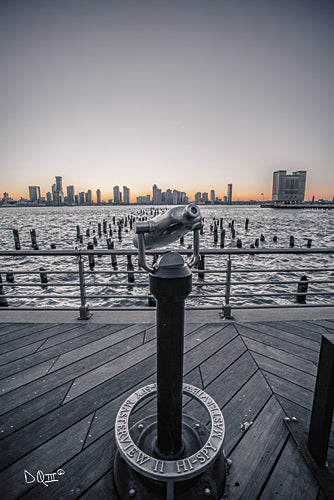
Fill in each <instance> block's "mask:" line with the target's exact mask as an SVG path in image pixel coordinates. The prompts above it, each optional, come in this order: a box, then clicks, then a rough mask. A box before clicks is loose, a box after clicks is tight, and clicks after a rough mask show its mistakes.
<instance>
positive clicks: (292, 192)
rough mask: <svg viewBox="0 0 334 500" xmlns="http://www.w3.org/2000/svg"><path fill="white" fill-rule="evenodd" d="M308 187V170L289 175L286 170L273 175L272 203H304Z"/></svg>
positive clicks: (277, 171)
mask: <svg viewBox="0 0 334 500" xmlns="http://www.w3.org/2000/svg"><path fill="white" fill-rule="evenodd" d="M305 187H306V170H299V171H297V172H292V174H287V173H286V170H276V171H275V172H274V173H273V194H272V201H282V202H285V203H287V202H293V201H297V202H299V201H304V198H305Z"/></svg>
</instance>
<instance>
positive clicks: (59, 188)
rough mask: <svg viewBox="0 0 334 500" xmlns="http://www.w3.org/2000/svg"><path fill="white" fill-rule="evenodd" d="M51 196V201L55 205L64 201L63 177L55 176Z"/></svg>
mask: <svg viewBox="0 0 334 500" xmlns="http://www.w3.org/2000/svg"><path fill="white" fill-rule="evenodd" d="M52 196H53V202H54V203H55V204H56V205H62V204H63V203H64V192H63V178H62V177H60V176H56V184H53V186H52Z"/></svg>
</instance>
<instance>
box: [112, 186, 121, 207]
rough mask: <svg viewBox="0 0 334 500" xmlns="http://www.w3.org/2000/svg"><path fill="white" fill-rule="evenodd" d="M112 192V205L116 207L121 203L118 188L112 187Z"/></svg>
mask: <svg viewBox="0 0 334 500" xmlns="http://www.w3.org/2000/svg"><path fill="white" fill-rule="evenodd" d="M113 190H114V203H115V204H116V205H118V204H119V203H120V202H121V197H120V192H119V186H114V188H113Z"/></svg>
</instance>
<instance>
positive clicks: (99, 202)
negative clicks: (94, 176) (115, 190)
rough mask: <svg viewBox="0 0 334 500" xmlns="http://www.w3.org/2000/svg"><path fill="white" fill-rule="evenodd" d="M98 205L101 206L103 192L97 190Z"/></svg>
mask: <svg viewBox="0 0 334 500" xmlns="http://www.w3.org/2000/svg"><path fill="white" fill-rule="evenodd" d="M96 203H97V204H98V205H101V190H100V189H97V190H96Z"/></svg>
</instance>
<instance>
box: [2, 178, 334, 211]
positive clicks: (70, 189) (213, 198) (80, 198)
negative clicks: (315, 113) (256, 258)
mask: <svg viewBox="0 0 334 500" xmlns="http://www.w3.org/2000/svg"><path fill="white" fill-rule="evenodd" d="M306 174H307V172H306V171H297V172H292V173H287V171H286V170H278V171H274V172H272V187H271V196H270V197H269V198H268V199H267V198H266V199H267V201H269V200H272V201H279V198H278V197H277V193H278V182H279V181H277V180H276V179H278V176H281V177H282V176H283V177H284V181H283V182H284V183H285V182H287V187H286V188H285V187H282V188H280V189H283V190H284V189H287V191H286V194H285V196H286V200H290V201H293V200H294V199H295V200H296V201H304V200H305V201H314V200H315V199H321V200H324V199H325V200H327V201H333V200H334V196H332V197H330V198H321V197H316V196H315V195H312V196H311V197H310V198H309V199H308V198H307V197H306V196H305V191H306ZM300 175H302V176H303V181H302V184H301V185H300V186H299V191H298V193H299V195H298V196H296V193H297V191H296V189H297V190H298V182H299V180H298V179H299V177H300ZM285 179H286V181H285ZM290 179H291V181H290ZM295 179H296V180H295ZM55 181H56V182H55V183H53V184H52V185H51V187H50V189H49V190H47V191H44V193H45V194H44V196H43V190H42V189H41V188H40V186H38V185H35V186H31V185H29V186H27V187H26V190H27V191H28V197H25V196H22V194H21V195H19V196H18V197H17V198H16V199H15V198H12V196H11V195H10V193H8V192H7V191H5V192H4V193H3V198H2V200H4V198H6V199H7V198H9V199H11V200H14V201H31V202H34V201H38V200H40V201H41V202H49V203H50V202H52V203H53V204H56V205H57V204H64V200H65V204H77V205H80V204H86V203H88V204H89V203H95V204H105V203H114V204H129V203H132V204H135V203H139V204H155V205H159V204H165V203H166V204H174V205H175V204H184V203H188V202H189V201H195V203H209V202H210V203H227V204H228V205H230V204H232V202H235V201H241V202H245V201H252V202H253V201H262V202H263V201H264V193H261V197H262V198H261V199H256V198H249V199H247V200H240V199H239V198H238V199H233V195H232V190H233V192H234V186H233V185H232V184H231V183H229V184H227V185H226V189H225V193H223V194H221V193H218V192H216V190H215V189H213V188H211V189H209V190H207V191H205V190H204V191H203V190H202V191H197V192H196V193H194V194H193V195H189V196H188V194H187V192H184V191H180V190H178V189H176V188H175V187H173V188H170V187H168V188H167V189H166V191H163V189H161V188H159V187H158V186H157V185H156V184H154V185H152V187H151V192H150V193H147V192H146V193H145V194H143V193H141V194H139V195H137V196H136V197H132V196H131V195H130V193H131V189H130V188H129V187H128V186H124V185H123V187H122V189H120V186H113V187H112V188H111V191H112V194H113V196H112V197H111V196H103V195H102V192H101V191H102V190H101V189H100V188H97V189H95V190H92V189H90V188H88V189H87V191H82V190H80V189H77V188H76V187H75V186H74V185H66V193H65V187H63V177H62V176H55ZM291 182H292V183H293V184H291ZM290 184H291V186H290ZM291 189H293V191H291ZM295 191H296V192H295ZM282 192H283V191H282ZM292 192H293V193H294V196H295V198H294V197H293V196H291V194H289V193H292ZM93 193H94V194H93ZM94 195H95V196H94ZM282 200H283V198H282ZM282 200H281V201H282Z"/></svg>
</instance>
